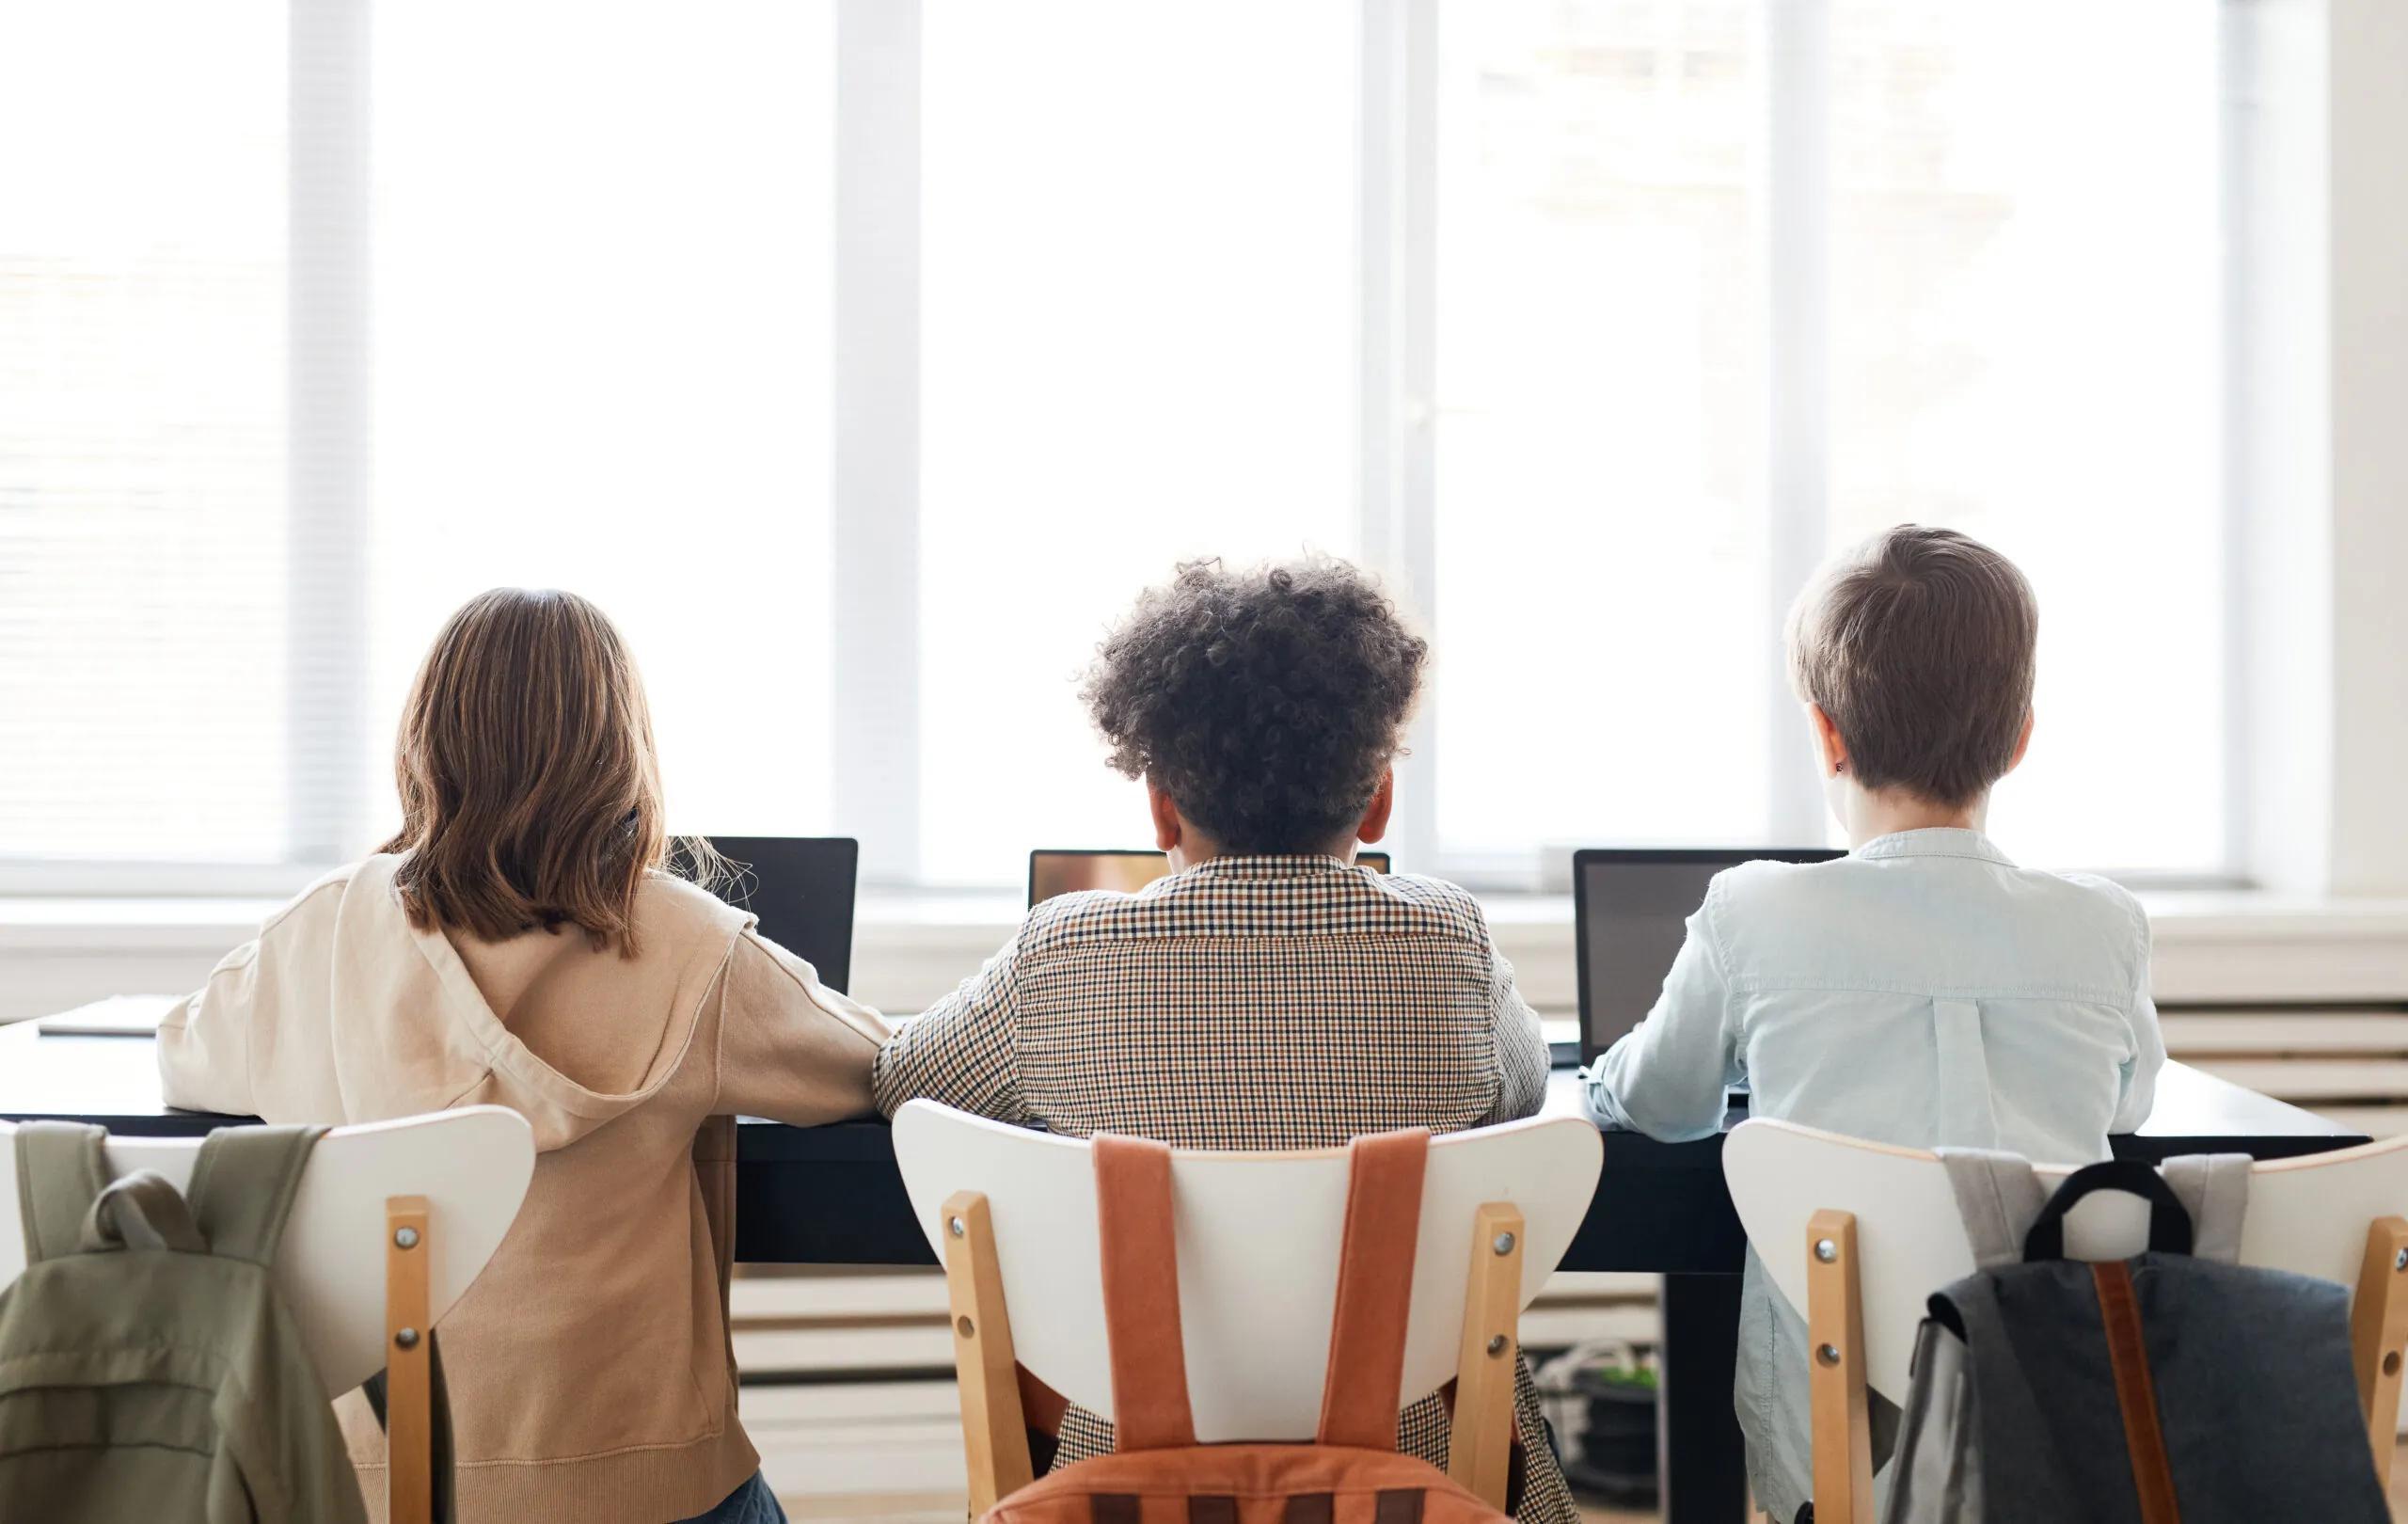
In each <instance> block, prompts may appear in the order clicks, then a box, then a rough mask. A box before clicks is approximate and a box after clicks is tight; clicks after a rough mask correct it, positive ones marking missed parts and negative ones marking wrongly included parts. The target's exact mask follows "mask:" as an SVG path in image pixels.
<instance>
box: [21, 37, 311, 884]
mask: <svg viewBox="0 0 2408 1524" xmlns="http://www.w3.org/2000/svg"><path fill="white" fill-rule="evenodd" d="M284 120H285V9H284V7H283V6H282V5H281V4H276V3H262V0H225V3H223V4H212V5H209V6H190V5H182V4H177V3H175V0H93V3H90V4H78V5H48V4H35V3H31V0H6V3H0V855H5V856H8V857H84V858H95V857H97V858H119V859H139V860H169V859H215V860H220V861H226V862H247V861H260V860H268V859H273V858H276V857H277V856H280V855H281V854H282V852H283V849H284V842H285V824H286V821H285V800H286V790H287V786H288V780H287V777H286V772H285V766H286V757H285V752H284V746H283V737H284V731H283V722H284V697H285V690H284V682H283V679H284V649H285V641H284V599H285V584H284V570H285V514H284V475H285V441H284V345H283V330H284V301H285V285H284V276H285V248H284V237H285V216H284V182H285V136H284Z"/></svg>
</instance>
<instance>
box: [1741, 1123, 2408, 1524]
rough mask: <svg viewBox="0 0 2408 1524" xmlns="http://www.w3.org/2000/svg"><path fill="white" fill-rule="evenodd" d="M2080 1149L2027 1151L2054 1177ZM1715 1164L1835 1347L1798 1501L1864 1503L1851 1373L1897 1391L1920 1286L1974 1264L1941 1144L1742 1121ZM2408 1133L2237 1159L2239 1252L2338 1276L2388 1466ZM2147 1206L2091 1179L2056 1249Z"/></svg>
mask: <svg viewBox="0 0 2408 1524" xmlns="http://www.w3.org/2000/svg"><path fill="white" fill-rule="evenodd" d="M2077 1168H2080V1166H2078V1165H2042V1166H2039V1167H2038V1172H2039V1174H2040V1176H2041V1178H2042V1181H2043V1183H2044V1184H2052V1183H2054V1182H2055V1181H2059V1180H2063V1179H2064V1178H2065V1177H2066V1176H2067V1175H2069V1174H2071V1173H2073V1171H2074V1170H2076V1169H2077ZM1722 1172H1723V1176H1724V1178H1725V1179H1726V1180H1727V1181H1728V1182H1729V1183H1730V1187H1731V1199H1732V1202H1733V1204H1734V1205H1735V1206H1736V1207H1737V1208H1738V1211H1739V1221H1740V1223H1741V1225H1742V1226H1744V1227H1745V1228H1746V1229H1747V1232H1748V1242H1749V1243H1751V1244H1752V1245H1753V1246H1755V1250H1756V1255H1757V1257H1758V1258H1759V1259H1761V1260H1762V1261H1763V1262H1764V1264H1765V1268H1766V1271H1768V1272H1769V1273H1770V1275H1771V1277H1772V1279H1773V1283H1774V1284H1775V1285H1776V1286H1778V1287H1779V1288H1780V1289H1781V1294H1782V1296H1783V1297H1785V1298H1787V1300H1788V1302H1789V1304H1790V1306H1792V1307H1794V1308H1797V1309H1799V1310H1802V1311H1803V1313H1804V1314H1805V1317H1806V1322H1807V1329H1808V1341H1809V1343H1810V1345H1811V1347H1813V1348H1814V1350H1815V1351H1816V1352H1817V1354H1818V1358H1816V1359H1815V1360H1814V1363H1813V1366H1812V1373H1813V1382H1814V1389H1813V1391H1814V1395H1813V1413H1814V1513H1815V1516H1816V1517H1818V1518H1823V1519H1829V1520H1831V1521H1832V1524H1854V1521H1869V1520H1870V1519H1871V1518H1872V1517H1873V1488H1872V1452H1871V1438H1870V1434H1869V1432H1868V1429H1867V1426H1866V1423H1865V1399H1864V1393H1865V1389H1866V1388H1867V1387H1870V1388H1871V1389H1873V1390H1875V1391H1878V1392H1880V1393H1881V1394H1882V1395H1884V1396H1886V1397H1889V1398H1890V1399H1892V1400H1893V1401H1897V1402H1903V1401H1904V1400H1905V1398H1906V1395H1907V1386H1908V1380H1909V1374H1908V1364H1909V1360H1910V1358H1911V1357H1912V1356H1913V1353H1914V1343H1915V1332H1916V1328H1917V1326H1919V1325H1920V1324H1921V1322H1922V1320H1923V1315H1924V1307H1925V1299H1926V1298H1927V1297H1929V1295H1930V1294H1932V1293H1933V1292H1936V1291H1938V1290H1940V1289H1941V1287H1943V1286H1946V1285H1948V1284H1950V1283H1952V1282H1954V1281H1957V1280H1961V1279H1963V1278H1965V1277H1967V1276H1970V1275H1972V1273H1973V1254H1972V1247H1971V1246H1969V1245H1968V1243H1967V1242H1966V1238H1965V1233H1964V1229H1963V1227H1962V1225H1961V1222H1960V1219H1959V1218H1958V1215H1957V1199H1956V1196H1955V1194H1954V1193H1953V1192H1952V1191H1951V1189H1950V1186H1949V1183H1948V1174H1947V1170H1946V1168H1945V1167H1943V1166H1942V1165H1941V1162H1940V1156H1939V1155H1938V1154H1934V1153H1926V1152H1924V1151H1921V1150H1919V1149H1901V1148H1893V1147H1890V1146H1888V1145H1886V1144H1880V1143H1868V1142H1864V1141H1862V1140H1861V1139H1857V1138H1849V1137H1842V1136H1840V1135H1836V1134H1832V1133H1824V1132H1818V1131H1816V1130H1815V1129H1814V1128H1811V1127H1799V1126H1797V1125H1794V1124H1792V1123H1789V1122H1781V1121H1770V1120H1750V1121H1747V1122H1743V1123H1741V1124H1740V1125H1739V1126H1738V1127H1736V1128H1735V1129H1733V1131H1732V1133H1731V1135H1730V1136H1729V1137H1728V1138H1727V1139H1725V1140H1724V1143H1723V1147H1722ZM2402 1212H2408V1137H2396V1138H2389V1139H2385V1140H2384V1141H2383V1142H2380V1143H2369V1144H2366V1145H2363V1146H2361V1147H2358V1148H2354V1149H2341V1150H2337V1151H2333V1152H2330V1153H2314V1154H2307V1155H2305V1156H2303V1157H2300V1158H2295V1159H2273V1160H2267V1161H2264V1162H2261V1163H2259V1164H2257V1166H2256V1167H2253V1168H2252V1169H2251V1171H2250V1175H2249V1212H2248V1216H2247V1218H2246V1219H2245V1221H2244V1224H2243V1227H2242V1240H2241V1262H2242V1263H2243V1264H2246V1265H2256V1266H2259V1267H2262V1268H2266V1269H2274V1270H2288V1271H2291V1272H2293V1273H2295V1274H2299V1275H2307V1276H2316V1277H2319V1278H2322V1279H2326V1280H2336V1281H2339V1282H2341V1283H2343V1284H2344V1285H2348V1286H2351V1287H2353V1288H2354V1293H2353V1302H2352V1306H2351V1314H2350V1325H2351V1329H2350V1331H2351V1343H2352V1346H2353V1352H2354V1354H2355V1356H2356V1363H2357V1373H2358V1398H2359V1403H2360V1405H2361V1406H2362V1408H2363V1409H2364V1410H2365V1412H2366V1415H2367V1428H2368V1439H2369V1441H2370V1443H2371V1444H2372V1446H2373V1449H2374V1457H2375V1466H2376V1469H2377V1470H2378V1472H2379V1473H2380V1474H2381V1475H2382V1476H2383V1477H2384V1479H2385V1482H2386V1484H2387V1483H2388V1480H2389V1477H2390V1473H2391V1456H2392V1451H2393V1448H2394V1445H2395V1439H2394V1434H2395V1431H2396V1429H2397V1427H2398V1423H2399V1411H2400V1362H2401V1352H2402V1349H2403V1346H2408V1293H2403V1292H2402V1290H2401V1287H2402V1284H2403V1283H2408V1218H2403V1217H2402V1216H2400V1213H2402ZM2147 1242H2148V1207H2147V1204H2146V1203H2145V1202H2143V1201H2142V1200H2141V1199H2139V1198H2138V1197H2134V1196H2131V1195H2127V1194H2125V1193H2122V1192H2114V1191H2108V1192H2100V1193H2099V1194H2097V1195H2094V1196H2091V1197H2088V1198H2086V1199H2083V1200H2082V1201H2081V1202H2079V1203H2077V1204H2076V1205H2075V1206H2074V1208H2073V1210H2072V1211H2071V1212H2070V1213H2068V1214H2067V1217H2066V1253H2067V1257H2068V1258H2071V1259H2076V1260H2085V1261H2101V1260H2120V1259H2125V1258H2128V1257H2130V1256H2131V1255H2134V1254H2137V1253H2139V1252H2141V1251H2142V1249H2144V1248H2146V1247H2147ZM1827 1347H1828V1349H1829V1350H1830V1352H1832V1353H1833V1354H1834V1355H1836V1357H1837V1358H1836V1359H1826V1358H1821V1357H1819V1356H1820V1355H1821V1352H1823V1351H1824V1350H1825V1349H1826V1348H1827Z"/></svg>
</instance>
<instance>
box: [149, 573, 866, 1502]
mask: <svg viewBox="0 0 2408 1524" xmlns="http://www.w3.org/2000/svg"><path fill="white" fill-rule="evenodd" d="M394 771H395V774H396V778H397V781H398V783H399V786H400V790H401V799H402V811H403V824H402V830H401V833H400V834H398V835H397V836H395V837H394V838H393V839H392V840H391V841H389V842H388V843H386V845H385V848H384V849H383V850H382V851H380V852H378V853H377V854H375V855H374V856H372V857H370V858H368V859H367V860H366V861H364V862H361V863H357V864H355V865H351V866H349V867H346V868H342V869H340V870H338V871H337V872H334V873H331V874H328V875H327V876H326V877H325V878H324V879H321V880H320V881H318V882H316V883H315V884H313V885H311V886H310V887H309V888H308V889H306V890H304V891H303V892H302V893H301V896H300V897H299V898H297V899H295V900H294V901H293V903H292V904H291V905H289V906H287V907H286V908H285V909H284V910H283V911H281V912H279V913H277V915H276V916H275V917H274V918H272V919H271V920H270V921H269V922H268V923H267V925H266V926H265V927H264V928H263V929H261V933H260V935H259V937H258V939H257V940H255V941H252V942H250V943H247V944H246V945H243V946H242V947H239V948H237V949H236V950H235V951H234V952H233V953H232V954H230V956H229V957H228V958H227V959H226V960H225V961H224V962H222V963H220V964H219V965H218V967H217V970H216V972H215V973H214V974H212V975H211V976H210V979H209V983H208V985H207V986H206V987H205V988H203V989H202V990H201V991H200V992H199V993H198V994H195V995H194V996H192V997H191V998H190V999H189V1000H187V1001H185V1002H184V1003H183V1004H182V1006H181V1007H180V1008H177V1009H176V1010H174V1011H173V1012H171V1013H170V1014H169V1015H168V1017H167V1018H166V1021H165V1022H164V1023H162V1024H161V1026H160V1030H159V1066H160V1071H161V1074H162V1076H163V1078H164V1081H165V1086H166V1099H167V1102H168V1103H169V1104H171V1105H178V1106H189V1107H195V1108H199V1109H204V1110H211V1111H227V1112H236V1113H255V1114H257V1115H259V1116H261V1117H263V1118H265V1119H267V1120H269V1121H272V1122H322V1123H345V1122H365V1121H374V1120H377V1119H384V1118H391V1117H404V1116H409V1115H412V1114H414V1113H418V1112H427V1111H440V1110H443V1109H445V1108H447V1107H452V1106H464V1105H473V1104H478V1103H497V1104H500V1105H505V1106H509V1107H510V1108H512V1109H513V1110H515V1111H517V1112H518V1113H519V1114H521V1115H522V1116H524V1117H525V1118H526V1119H528V1121H529V1122H530V1123H531V1124H532V1125H533V1127H534V1131H535V1146H536V1148H537V1150H538V1156H537V1159H536V1163H535V1177H534V1180H533V1183H531V1185H530V1186H529V1187H528V1192H527V1200H526V1204H525V1206H524V1207H522V1208H521V1209H520V1212H519V1214H518V1220H517V1222H516V1224H515V1226H514V1227H513V1228H512V1229H511V1231H510V1235H509V1237H508V1238H507V1239H505V1240H504V1241H503V1243H502V1246H501V1247H500V1249H499V1251H498V1252H497V1253H496V1254H495V1255H494V1258H493V1260H492V1262H490V1263H489V1264H488V1265H487V1266H486V1267H485V1270H484V1273H483V1275H482V1276H480V1277H479V1278H477V1281H476V1283H475V1284H474V1285H473V1286H471V1287H470V1288H469V1289H468V1291H467V1294H465V1295H463V1296H462V1297H461V1298H460V1300H459V1302H458V1304H457V1305H456V1306H454V1307H453V1308H452V1311H451V1312H450V1313H449V1314H447V1315H446V1317H445V1318H444V1320H443V1326H442V1332H443V1333H444V1334H445V1335H446V1336H447V1338H448V1341H449V1347H448V1349H447V1357H446V1361H445V1363H446V1367H447V1375H448V1377H449V1381H450V1388H451V1396H452V1420H453V1426H454V1431H455V1450H456V1453H457V1458H458V1487H459V1503H460V1511H461V1515H462V1516H463V1517H467V1518H509V1519H512V1520H515V1521H516V1524H546V1521H553V1520H558V1521H561V1524H569V1521H572V1520H574V1521H579V1524H669V1521H672V1520H684V1519H689V1518H694V1517H701V1518H707V1519H710V1520H713V1521H724V1524H755V1521H763V1524H766V1521H768V1520H782V1519H783V1518H784V1515H783V1514H782V1513H781V1512H780V1511H779V1509H778V1505H777V1502H776V1500H774V1499H773V1498H772V1497H771V1496H770V1495H769V1493H768V1488H767V1486H766V1485H765V1484H763V1483H762V1481H761V1478H760V1475H759V1468H760V1459H759V1457H758V1455H757V1454H755V1453H754V1452H753V1446H752V1444H751V1442H750V1441H749V1440H747V1439H746V1437H745V1435H744V1430H743V1427H742V1425H740V1424H739V1423H738V1422H737V1415H736V1376H735V1372H734V1370H733V1368H732V1367H731V1365H730V1363H729V1360H728V1344H727V1334H726V1329H725V1326H724V1325H723V1323H722V1320H721V1304H720V1294H721V1292H720V1282H719V1265H718V1262H717V1256H716V1252H715V1250H714V1247H713V1242H712V1225H711V1224H710V1223H709V1221H708V1220H707V1214H706V1213H705V1207H704V1195H703V1191H702V1188H701V1185H700V1183H699V1182H698V1179H697V1176H696V1171H695V1167H694V1164H693V1158H694V1151H695V1150H694V1144H695V1135H696V1133H697V1131H698V1130H699V1129H700V1128H701V1127H702V1126H703V1124H704V1122H705V1119H708V1118H711V1117H714V1116H721V1115H727V1114H731V1113H743V1114H747V1115H752V1116H761V1117H768V1118H772V1119H776V1120H779V1121H784V1122H791V1123H794V1124H796V1125H798V1126H811V1125H815V1124H817V1123H821V1122H828V1121H833V1120H836V1119H840V1118H844V1117H850V1116H855V1115H859V1114H861V1113H864V1112H867V1111H869V1110H870V1109H871V1104H870V1091H869V1071H870V1062H871V1059H872V1057H873V1056H874V1055H875V1054H876V1053H877V1051H878V1047H879V1043H881V1042H882V1041H883V1040H885V1038H886V1036H887V1029H886V1026H885V1024H884V1023H883V1022H882V1021H881V1020H880V1019H879V1016H878V1014H877V1013H876V1012H874V1011H871V1010H868V1009H866V1008H863V1007H861V1006H858V1005H855V1004H854V1003H852V1002H851V1001H848V1000H847V999H846V998H845V997H844V996H843V995H840V994H837V993H835V992H832V991H830V990H828V989H826V988H824V987H823V986H822V985H821V984H820V983H819V981H818V978H817V976H816V975H815V974H814V973H813V971H812V969H811V967H810V965H808V964H806V963H804V962H802V961H801V960H799V959H797V958H795V957H794V956H793V955H792V954H790V953H788V952H786V951H785V950H784V949H783V948H781V947H779V946H777V945H775V944H772V943H769V942H767V941H764V940H763V939H762V938H761V937H760V936H758V935H757V934H756V933H755V932H754V931H753V917H752V916H751V915H749V914H747V913H744V912H742V911H738V910H736V909H734V908H732V907H730V906H728V905H726V904H723V903H721V901H720V900H719V899H717V898H715V897H712V896H711V895H709V894H708V893H706V892H705V891H704V890H702V889H699V888H696V887H695V886H693V885H692V884H689V883H686V882H683V881H680V880H677V879H675V878H673V877H671V876H669V875H668V874H667V873H665V872H664V871H662V869H663V864H664V861H665V857H666V852H667V849H668V837H667V834H666V831H665V828H664V826H663V824H662V808H661V787H660V777H659V771H658V768H657V763H656V760H655V754H654V747H653V738H652V722H651V718H650V715H649V711H648V709H647V707H646V705H645V701H644V693H643V687H642V681H641V679H640V678H639V677H638V675H637V673H636V668H635V663H634V661H633V660H632V659H630V658H629V656H628V654H627V651H626V646H625V645H624V644H623V643H621V642H620V639H619V636H618V632H617V631H616V630H615V629H613V628H612V627H611V626H610V621H609V620H607V619H606V618H604V617H603V615H602V612H601V611H599V610H598V609H596V608H594V606H593V605H592V604H590V603H588V602H586V601H585V600H584V599H582V598H579V597H578V596H576V595H573V594H567V593H554V592H529V591H525V590H522V589H516V588H503V589H497V590H495V591H493V592H490V593H486V594H483V595H480V596H478V597H475V598H472V599H470V600H469V601H468V603H467V605H466V606H465V607H463V608H462V609H461V610H460V611H458V612H457V613H455V614H453V615H452V619H451V621H450V622H449V623H448V624H447V625H445V627H443V630H442V632H441V633H440V634H439V635H437V636H436V641H435V645H434V648H433V649H432V650H430V651H429V652H428V653H427V656H426V660H425V663H424V665H423V666H421V667H420V670H419V675H418V679H417V682H416V683H415V684H414V685H413V687H412V690H411V692H410V696H409V701H408V705H407V707H406V709H405V711H404V718H403V722H402V728H401V739H400V745H399V747H398V750H397V754H396V758H395V765H394ZM341 1408H342V1410H343V1416H344V1427H345V1430H346V1432H347V1433H348V1434H349V1435H350V1436H351V1438H352V1454H353V1459H354V1461H355V1462H356V1464H358V1465H359V1467H360V1468H361V1470H362V1473H363V1485H364V1490H365V1492H366V1494H367V1497H368V1500H369V1508H370V1513H371V1516H382V1512H383V1503H384V1491H385V1489H384V1487H383V1485H382V1468H383V1437H382V1436H381V1434H379V1433H378V1431H377V1429H376V1426H375V1423H374V1421H373V1419H372V1418H370V1417H369V1416H368V1414H367V1411H366V1405H365V1404H364V1403H363V1402H362V1401H361V1400H360V1399H359V1398H358V1397H356V1395H355V1396H352V1397H348V1398H346V1399H344V1401H343V1403H342V1404H341Z"/></svg>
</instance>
